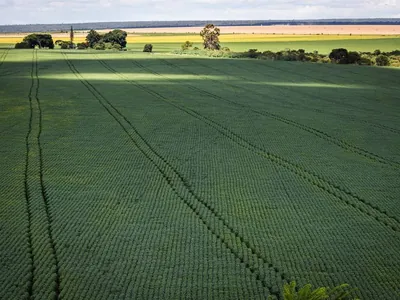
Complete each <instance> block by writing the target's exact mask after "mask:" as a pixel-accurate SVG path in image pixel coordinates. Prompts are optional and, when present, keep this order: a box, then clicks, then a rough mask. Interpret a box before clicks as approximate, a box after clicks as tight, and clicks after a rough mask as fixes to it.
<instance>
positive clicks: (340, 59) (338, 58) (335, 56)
mask: <svg viewBox="0 0 400 300" xmlns="http://www.w3.org/2000/svg"><path fill="white" fill-rule="evenodd" d="M329 58H330V60H331V61H332V62H334V63H337V64H347V63H348V59H349V52H348V51H347V49H344V48H338V49H333V50H332V52H331V53H330V54H329Z"/></svg>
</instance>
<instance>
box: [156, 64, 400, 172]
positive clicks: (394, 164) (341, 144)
mask: <svg viewBox="0 0 400 300" xmlns="http://www.w3.org/2000/svg"><path fill="white" fill-rule="evenodd" d="M163 61H164V63H166V64H168V65H170V66H171V67H177V66H176V65H173V64H171V63H170V62H168V61H167V60H163ZM197 63H198V64H200V63H199V62H197ZM206 67H207V68H213V67H210V66H208V65H207V66H206ZM178 68H179V67H178ZM217 71H218V72H220V73H224V74H225V75H230V74H229V73H226V72H224V71H222V70H217ZM191 73H192V74H193V72H191ZM194 75H198V74H196V73H194ZM239 78H242V79H244V80H247V81H248V80H249V79H248V78H246V77H242V76H239ZM224 84H225V85H227V86H230V87H234V88H238V86H236V85H233V84H230V83H228V82H224ZM192 87H193V88H194V89H196V87H195V86H192ZM239 88H240V89H242V90H244V91H247V92H249V93H252V94H255V95H258V96H261V97H264V96H265V95H264V94H262V93H259V92H257V91H254V90H253V89H250V88H246V87H243V86H240V87H239ZM203 92H205V93H207V94H208V95H209V96H211V97H213V98H217V99H219V100H223V101H226V102H229V103H232V104H234V105H237V106H240V107H242V108H245V109H248V110H251V111H252V112H254V113H256V114H260V115H263V116H267V117H270V118H273V119H275V120H277V121H279V122H283V123H285V124H288V125H290V126H293V127H296V128H299V129H301V130H304V131H306V132H309V133H311V134H313V135H315V136H317V137H319V138H322V139H324V140H326V141H328V142H330V143H332V144H334V145H336V146H338V147H340V148H342V149H345V150H347V151H351V152H353V153H356V154H358V155H362V156H364V157H366V158H368V159H371V160H373V161H376V162H379V163H382V164H387V165H390V166H392V167H395V168H400V163H398V162H396V161H392V160H390V159H387V158H384V157H382V156H380V155H377V154H375V153H372V152H370V151H368V150H365V149H363V148H360V147H358V146H355V145H352V144H350V143H349V142H346V141H344V140H342V139H338V138H336V137H334V136H332V135H330V134H328V133H326V132H324V131H322V130H319V129H316V128H313V127H311V126H308V125H304V124H301V123H299V122H296V121H293V120H291V119H288V118H285V117H283V116H281V115H278V114H275V113H271V112H268V111H260V110H255V109H252V108H251V107H250V106H248V105H245V104H242V103H240V102H237V101H234V100H231V99H227V98H224V97H220V96H217V95H215V94H211V93H209V92H207V91H203Z"/></svg>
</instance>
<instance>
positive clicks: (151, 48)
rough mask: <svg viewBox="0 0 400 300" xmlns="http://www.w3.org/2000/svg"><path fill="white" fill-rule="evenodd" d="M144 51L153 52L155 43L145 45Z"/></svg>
mask: <svg viewBox="0 0 400 300" xmlns="http://www.w3.org/2000/svg"><path fill="white" fill-rule="evenodd" d="M143 52H153V45H152V44H146V45H144V48H143Z"/></svg>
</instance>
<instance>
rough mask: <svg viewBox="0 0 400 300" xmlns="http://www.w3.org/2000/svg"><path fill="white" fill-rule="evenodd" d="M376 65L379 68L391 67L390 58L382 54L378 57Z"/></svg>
mask: <svg viewBox="0 0 400 300" xmlns="http://www.w3.org/2000/svg"><path fill="white" fill-rule="evenodd" d="M375 63H376V65H377V66H389V65H390V60H389V57H387V56H386V55H384V54H380V55H378V56H377V57H376V59H375Z"/></svg>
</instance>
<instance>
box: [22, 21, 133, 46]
mask: <svg viewBox="0 0 400 300" xmlns="http://www.w3.org/2000/svg"><path fill="white" fill-rule="evenodd" d="M127 35H128V34H127V32H126V31H123V30H120V29H114V30H112V31H110V32H107V33H105V34H100V33H98V32H97V31H96V30H93V29H92V30H90V31H89V33H88V35H87V36H86V38H85V42H82V43H77V44H75V43H74V30H73V28H72V27H71V30H70V39H69V41H64V40H57V41H56V42H54V41H53V38H52V36H51V34H42V33H33V34H29V35H27V36H25V37H24V38H23V40H22V42H20V43H16V44H15V48H17V49H32V48H36V47H37V48H48V49H54V45H58V46H60V48H61V49H75V48H77V49H87V48H92V49H97V50H105V49H114V50H122V49H124V48H125V47H126V43H127V42H126V37H127Z"/></svg>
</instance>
